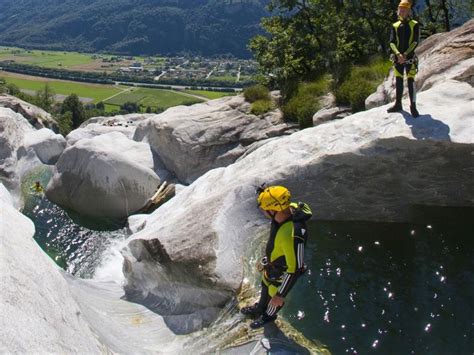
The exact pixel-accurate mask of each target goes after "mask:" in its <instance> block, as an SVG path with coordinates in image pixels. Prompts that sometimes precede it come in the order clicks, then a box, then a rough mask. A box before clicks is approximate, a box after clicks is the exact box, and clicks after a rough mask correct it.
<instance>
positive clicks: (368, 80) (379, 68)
mask: <svg viewBox="0 0 474 355" xmlns="http://www.w3.org/2000/svg"><path fill="white" fill-rule="evenodd" d="M390 66H391V64H390V62H388V61H387V60H384V59H381V58H378V59H376V60H374V61H372V63H371V64H369V65H367V66H363V67H353V68H352V69H351V72H350V74H349V76H348V77H347V79H346V80H345V81H344V82H343V83H342V84H341V85H340V86H339V87H338V88H336V89H335V90H334V94H335V96H336V102H337V103H338V104H339V105H350V106H351V108H352V111H353V112H357V111H362V110H364V109H365V99H366V98H367V97H368V96H369V95H370V94H372V93H373V92H374V91H375V90H376V89H377V86H378V85H379V84H380V83H382V81H383V80H384V78H385V77H386V76H387V74H388V71H389V69H390Z"/></svg>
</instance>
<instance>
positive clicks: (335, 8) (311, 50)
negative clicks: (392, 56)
mask: <svg viewBox="0 0 474 355" xmlns="http://www.w3.org/2000/svg"><path fill="white" fill-rule="evenodd" d="M398 3H399V0H358V1H355V0H272V1H271V2H270V5H269V9H270V10H271V11H272V14H273V16H271V17H267V18H264V19H263V20H262V26H263V28H264V30H265V31H266V32H267V33H266V34H264V35H257V36H255V37H254V38H253V39H252V40H251V42H250V45H249V48H250V49H251V51H252V52H253V53H254V55H255V57H256V59H257V61H258V63H259V67H260V73H261V74H262V78H263V79H262V80H263V81H264V82H266V84H268V85H270V86H276V87H278V88H280V89H281V90H282V92H283V96H284V99H285V97H286V96H288V95H291V93H292V92H293V91H294V89H295V87H296V84H297V82H299V81H309V80H315V79H317V78H318V77H320V76H321V75H322V74H324V73H328V72H329V73H331V74H332V75H333V78H334V79H335V81H336V83H338V82H341V81H342V80H343V79H344V78H345V77H346V76H347V74H348V73H349V70H350V67H351V66H352V65H358V64H364V63H366V62H367V61H368V60H369V59H370V57H371V56H373V55H375V54H381V55H382V56H387V55H388V41H389V33H390V30H391V24H392V23H393V22H394V21H395V20H396V18H397V15H396V10H397V7H398ZM448 3H449V4H448ZM454 3H456V4H454ZM463 3H465V1H460V0H459V1H454V0H453V1H418V2H416V1H414V2H413V6H414V12H415V16H416V17H417V18H418V19H420V20H421V22H422V25H423V22H429V23H433V22H432V21H435V22H436V25H437V26H434V27H433V30H434V31H436V30H442V29H443V27H442V26H440V22H443V21H444V22H443V23H445V25H446V21H445V20H444V19H443V18H444V17H443V16H444V15H443V16H442V15H440V14H441V13H444V12H445V13H446V16H447V18H451V19H452V18H453V16H454V15H453V14H454V13H455V9H456V8H458V7H459V6H461V5H462V4H463ZM435 10H436V13H437V14H438V15H437V17H436V19H435V18H434V15H429V14H430V13H433V11H435ZM428 15H429V16H428ZM446 26H447V25H446ZM444 29H449V27H448V28H444Z"/></svg>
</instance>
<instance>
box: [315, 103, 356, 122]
mask: <svg viewBox="0 0 474 355" xmlns="http://www.w3.org/2000/svg"><path fill="white" fill-rule="evenodd" d="M351 114H352V109H351V108H350V107H338V106H335V107H330V108H323V109H321V110H319V111H318V112H316V113H315V114H314V116H313V125H314V126H317V125H319V124H321V123H324V122H327V121H332V120H339V119H342V118H344V117H347V116H350V115H351Z"/></svg>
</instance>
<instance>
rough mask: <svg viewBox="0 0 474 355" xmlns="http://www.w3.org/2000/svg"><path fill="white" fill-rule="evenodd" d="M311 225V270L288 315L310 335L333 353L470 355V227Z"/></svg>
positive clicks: (473, 283) (473, 280) (473, 287)
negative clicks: (375, 352)
mask: <svg viewBox="0 0 474 355" xmlns="http://www.w3.org/2000/svg"><path fill="white" fill-rule="evenodd" d="M310 228H311V231H312V232H311V236H312V237H313V236H314V237H313V238H312V239H311V240H310V241H309V245H308V249H307V254H306V258H307V262H308V263H309V265H310V270H311V271H312V272H311V273H307V275H306V276H304V277H302V278H301V279H300V280H299V282H298V283H297V284H296V286H295V288H294V290H293V291H292V292H291V293H290V294H289V296H288V302H287V306H286V307H285V308H284V309H283V311H282V314H283V316H284V317H285V318H286V319H288V320H289V321H290V322H291V323H292V324H293V325H294V326H295V327H296V328H297V329H298V330H300V331H301V332H303V333H304V335H305V336H306V337H308V338H310V339H313V340H319V341H321V342H322V343H324V344H326V345H327V346H328V348H329V350H330V351H331V352H332V353H334V354H342V353H351V354H366V353H371V352H374V351H377V352H381V353H389V354H448V353H456V354H470V353H471V352H472V349H473V348H474V346H473V345H474V344H473V323H472V319H473V315H474V313H473V309H474V307H473V303H472V299H473V296H474V276H473V274H472V270H473V269H474V261H473V259H472V251H473V244H474V243H473V241H472V238H471V236H472V235H473V234H472V230H473V225H472V222H471V224H469V223H468V222H466V221H465V220H464V222H463V223H458V222H456V223H448V222H443V223H429V224H423V225H417V224H380V223H379V224H377V223H361V222H351V223H343V222H317V223H313V224H312V225H311V226H310ZM316 270H317V271H318V272H315V271H316ZM301 314H304V315H305V316H304V317H301Z"/></svg>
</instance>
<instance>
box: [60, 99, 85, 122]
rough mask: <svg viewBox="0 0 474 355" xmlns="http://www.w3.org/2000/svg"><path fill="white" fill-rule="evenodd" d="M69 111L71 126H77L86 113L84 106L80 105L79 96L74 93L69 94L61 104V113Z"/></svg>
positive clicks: (82, 120)
mask: <svg viewBox="0 0 474 355" xmlns="http://www.w3.org/2000/svg"><path fill="white" fill-rule="evenodd" d="M66 112H71V114H72V127H73V128H77V127H79V126H80V125H81V123H82V122H84V120H85V119H86V113H85V110H84V106H83V105H82V103H81V101H80V100H79V97H78V96H77V95H76V94H71V95H69V96H68V97H66V99H65V100H64V102H63V104H62V106H61V114H62V115H63V114H65V113H66Z"/></svg>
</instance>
